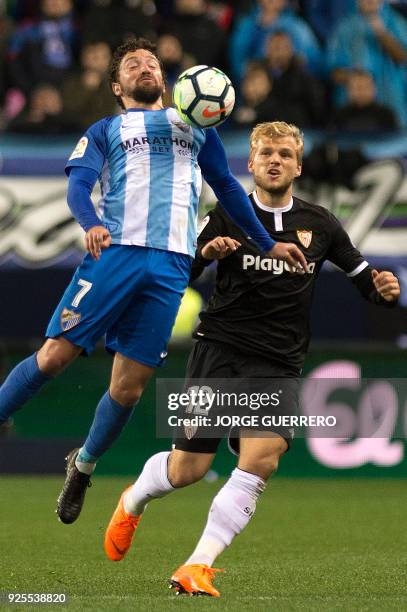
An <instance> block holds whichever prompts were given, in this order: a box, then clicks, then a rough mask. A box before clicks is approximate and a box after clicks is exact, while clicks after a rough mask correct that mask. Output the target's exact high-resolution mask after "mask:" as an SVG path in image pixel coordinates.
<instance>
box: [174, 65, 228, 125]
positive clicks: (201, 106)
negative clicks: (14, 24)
mask: <svg viewBox="0 0 407 612" xmlns="http://www.w3.org/2000/svg"><path fill="white" fill-rule="evenodd" d="M172 99H173V101H174V105H175V108H176V109H177V112H178V114H179V115H180V117H181V118H182V119H183V120H184V121H185V123H188V124H189V125H192V126H194V127H201V128H209V127H213V126H215V125H219V124H220V123H222V121H225V119H226V118H227V117H228V116H229V115H230V113H231V112H232V110H233V106H234V104H235V90H234V89H233V85H232V83H231V81H230V79H229V77H227V76H226V74H225V73H224V72H222V70H219V69H218V68H211V67H210V66H194V67H193V68H189V69H188V70H185V72H183V73H182V74H181V75H180V76H179V77H178V79H177V81H176V83H175V85H174V89H173V91H172Z"/></svg>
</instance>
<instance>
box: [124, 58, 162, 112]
mask: <svg viewBox="0 0 407 612" xmlns="http://www.w3.org/2000/svg"><path fill="white" fill-rule="evenodd" d="M119 85H120V88H121V95H123V96H126V97H127V98H131V99H133V100H136V101H137V102H141V103H142V104H153V103H154V102H156V101H157V100H158V99H159V98H160V96H162V94H163V92H164V80H163V75H162V71H161V67H160V64H159V62H158V60H157V58H156V57H155V56H154V55H153V54H152V53H150V52H149V51H146V50H145V49H138V50H137V51H133V52H131V53H128V54H127V55H126V56H125V57H124V58H123V60H122V63H121V66H120V73H119Z"/></svg>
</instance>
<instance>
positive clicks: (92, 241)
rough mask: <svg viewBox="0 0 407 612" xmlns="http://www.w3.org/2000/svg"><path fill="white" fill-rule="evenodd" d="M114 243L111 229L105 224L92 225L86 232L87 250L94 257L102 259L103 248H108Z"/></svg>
mask: <svg viewBox="0 0 407 612" xmlns="http://www.w3.org/2000/svg"><path fill="white" fill-rule="evenodd" d="M111 244H112V237H111V236H110V232H109V230H107V229H106V228H105V227H104V226H103V225H95V226H94V227H91V228H90V230H88V231H87V232H86V234H85V246H86V250H87V251H89V253H90V254H91V255H92V257H93V259H96V261H97V260H98V259H100V255H101V253H102V249H107V248H108V247H110V245H111Z"/></svg>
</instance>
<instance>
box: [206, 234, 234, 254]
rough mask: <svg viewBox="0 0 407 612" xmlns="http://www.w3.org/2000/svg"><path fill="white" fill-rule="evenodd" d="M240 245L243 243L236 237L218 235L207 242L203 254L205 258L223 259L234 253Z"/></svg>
mask: <svg viewBox="0 0 407 612" xmlns="http://www.w3.org/2000/svg"><path fill="white" fill-rule="evenodd" d="M240 246H241V243H240V242H238V241H237V240H235V239H234V238H230V237H229V236H216V238H214V239H213V240H211V241H210V242H207V243H206V244H205V246H204V247H203V248H202V250H201V255H202V257H203V258H204V259H223V258H224V257H227V256H228V255H231V254H232V253H234V252H235V251H236V250H237V249H238V248H239V247H240Z"/></svg>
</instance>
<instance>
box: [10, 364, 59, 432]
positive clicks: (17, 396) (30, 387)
mask: <svg viewBox="0 0 407 612" xmlns="http://www.w3.org/2000/svg"><path fill="white" fill-rule="evenodd" d="M51 378H52V377H51V376H48V375H47V374H44V373H43V372H41V370H40V369H39V367H38V363H37V357H36V355H35V353H34V354H33V355H31V356H30V357H27V359H24V361H21V363H19V364H18V365H16V367H15V368H14V370H12V371H11V372H10V374H9V375H8V376H7V378H6V380H5V381H4V383H3V384H2V386H1V387H0V424H1V423H5V422H6V421H7V419H8V418H9V417H10V416H11V415H12V414H14V412H16V411H17V410H19V408H22V407H23V406H24V404H25V403H26V402H27V401H28V400H29V399H31V398H32V397H33V395H35V394H36V393H37V392H38V391H39V390H40V389H41V387H42V386H43V385H44V384H45V383H46V382H47V381H48V380H51Z"/></svg>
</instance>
